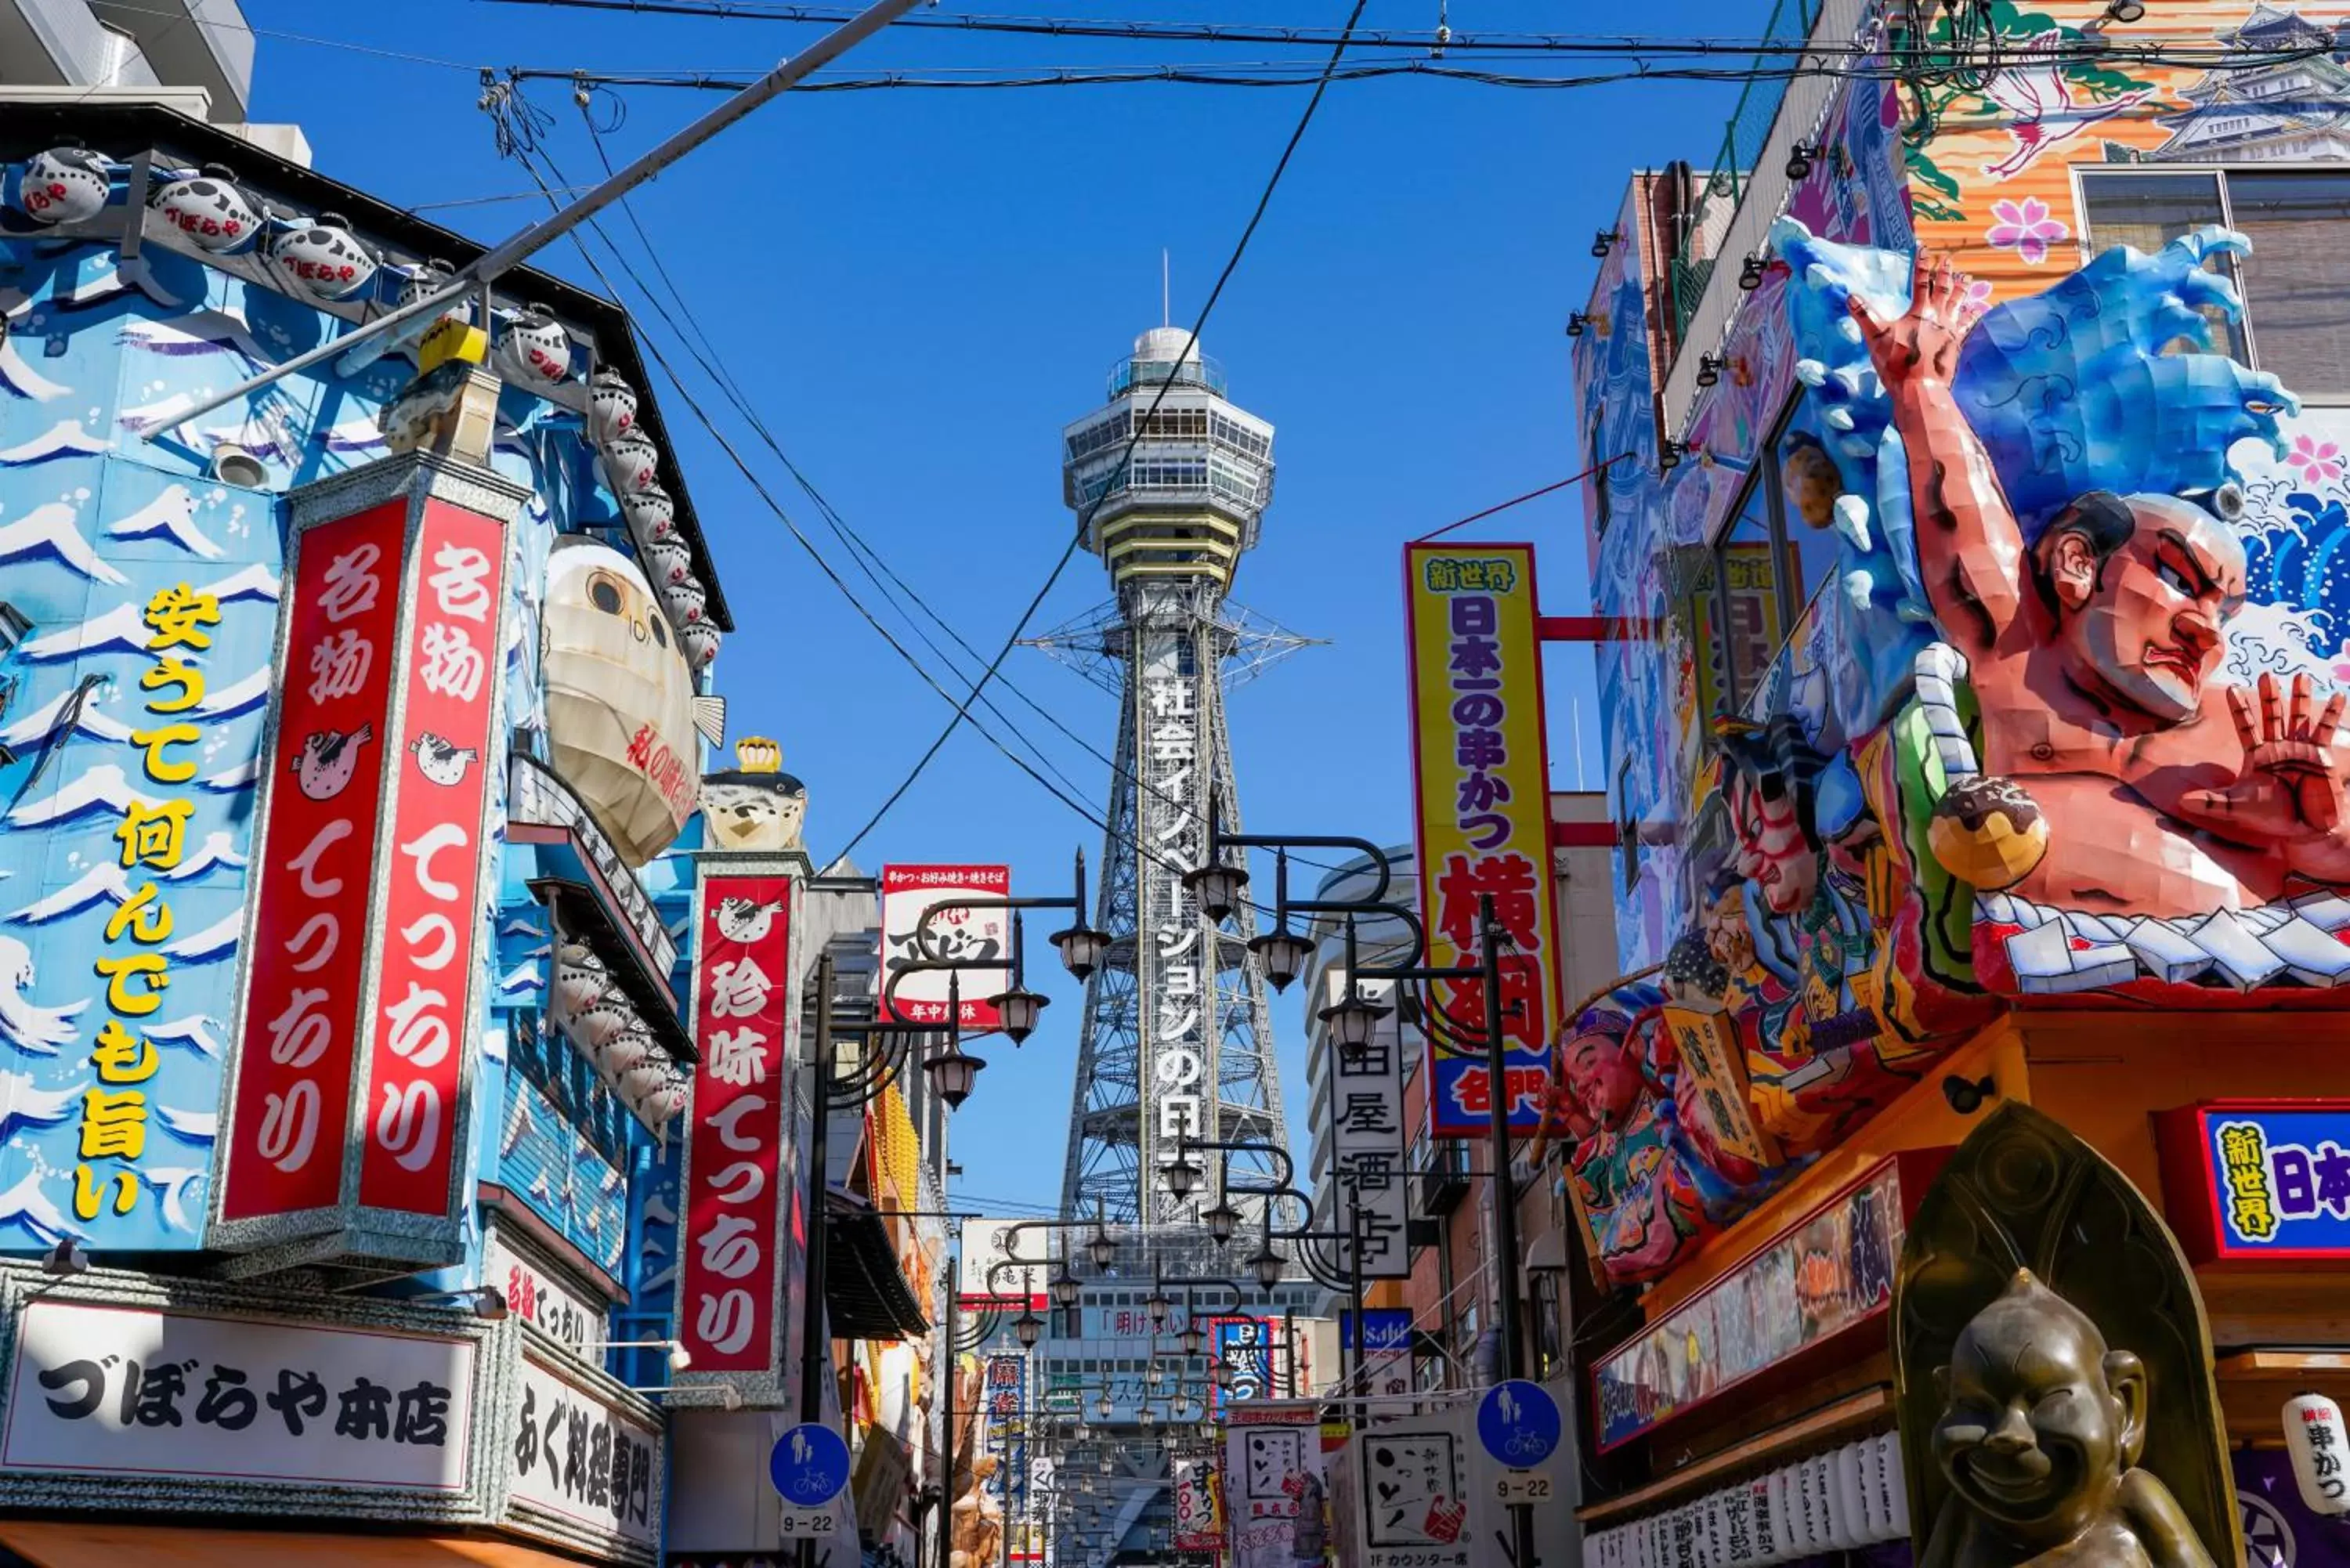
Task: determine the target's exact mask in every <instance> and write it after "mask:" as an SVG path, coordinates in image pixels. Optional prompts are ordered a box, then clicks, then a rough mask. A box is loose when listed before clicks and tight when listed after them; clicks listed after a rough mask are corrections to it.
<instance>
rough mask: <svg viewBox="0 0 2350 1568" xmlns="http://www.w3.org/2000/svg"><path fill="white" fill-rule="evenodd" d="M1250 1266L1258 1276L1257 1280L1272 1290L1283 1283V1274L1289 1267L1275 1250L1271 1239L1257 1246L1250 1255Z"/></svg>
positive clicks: (1250, 1270) (1252, 1271) (1250, 1269)
mask: <svg viewBox="0 0 2350 1568" xmlns="http://www.w3.org/2000/svg"><path fill="white" fill-rule="evenodd" d="M1248 1266H1249V1272H1251V1273H1253V1274H1254V1275H1255V1276H1256V1282H1257V1283H1258V1284H1260V1285H1262V1286H1263V1287H1264V1288H1265V1289H1266V1290H1271V1289H1273V1287H1274V1286H1275V1285H1277V1284H1279V1283H1281V1276H1282V1274H1283V1273H1284V1272H1286V1270H1287V1269H1288V1267H1289V1265H1288V1264H1287V1263H1286V1262H1284V1261H1283V1259H1282V1256H1281V1254H1280V1253H1278V1252H1276V1251H1274V1250H1273V1244H1272V1243H1271V1242H1270V1241H1267V1242H1265V1243H1263V1244H1262V1245H1260V1246H1259V1247H1258V1248H1257V1250H1256V1251H1255V1253H1254V1254H1253V1256H1251V1257H1250V1259H1249V1261H1248Z"/></svg>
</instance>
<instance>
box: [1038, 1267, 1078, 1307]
mask: <svg viewBox="0 0 2350 1568" xmlns="http://www.w3.org/2000/svg"><path fill="white" fill-rule="evenodd" d="M1045 1289H1046V1290H1048V1291H1050V1292H1051V1293H1052V1294H1053V1304H1054V1305H1055V1306H1057V1307H1073V1306H1075V1305H1076V1304H1077V1276H1076V1275H1075V1274H1073V1273H1071V1272H1069V1271H1068V1268H1067V1267H1066V1265H1064V1266H1063V1267H1062V1269H1061V1272H1059V1273H1057V1274H1055V1275H1054V1276H1053V1280H1052V1282H1051V1283H1050V1284H1048V1285H1046V1286H1045Z"/></svg>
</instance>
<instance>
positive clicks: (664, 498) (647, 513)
mask: <svg viewBox="0 0 2350 1568" xmlns="http://www.w3.org/2000/svg"><path fill="white" fill-rule="evenodd" d="M620 510H621V511H622V512H623V513H625V514H627V515H628V519H629V527H630V528H631V529H633V530H634V531H635V533H636V535H637V537H638V538H639V539H641V540H643V541H644V542H645V543H647V544H650V543H652V542H653V541H654V540H656V539H666V538H668V537H669V536H670V535H671V534H674V533H676V532H677V503H676V502H674V501H672V500H671V499H670V493H669V492H668V491H666V490H663V489H662V488H661V487H660V485H658V484H648V485H644V486H642V487H640V488H639V489H637V490H635V491H632V492H630V493H628V494H625V495H623V496H621V497H620Z"/></svg>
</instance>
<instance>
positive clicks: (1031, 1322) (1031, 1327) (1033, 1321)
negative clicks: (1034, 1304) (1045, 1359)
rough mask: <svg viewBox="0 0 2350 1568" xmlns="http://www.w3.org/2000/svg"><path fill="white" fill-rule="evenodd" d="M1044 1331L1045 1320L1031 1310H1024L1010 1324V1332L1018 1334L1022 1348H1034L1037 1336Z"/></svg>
mask: <svg viewBox="0 0 2350 1568" xmlns="http://www.w3.org/2000/svg"><path fill="white" fill-rule="evenodd" d="M1044 1331H1045V1320H1044V1319H1043V1318H1041V1317H1038V1316H1037V1315H1036V1314H1035V1313H1033V1312H1024V1313H1022V1314H1020V1316H1019V1317H1018V1318H1017V1319H1015V1320H1014V1323H1013V1324H1012V1332H1013V1333H1014V1334H1018V1335H1019V1336H1020V1344H1021V1345H1022V1347H1023V1348H1025V1349H1034V1348H1035V1344H1036V1339H1037V1336H1038V1335H1039V1334H1043V1333H1044Z"/></svg>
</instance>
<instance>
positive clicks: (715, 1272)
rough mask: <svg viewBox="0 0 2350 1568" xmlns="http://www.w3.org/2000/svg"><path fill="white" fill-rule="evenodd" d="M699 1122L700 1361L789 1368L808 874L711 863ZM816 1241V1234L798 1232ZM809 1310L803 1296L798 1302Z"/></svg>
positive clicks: (688, 1324) (692, 1349)
mask: <svg viewBox="0 0 2350 1568" xmlns="http://www.w3.org/2000/svg"><path fill="white" fill-rule="evenodd" d="M696 869H697V874H698V877H699V879H700V880H699V886H698V888H697V889H696V893H695V898H694V938H695V940H694V953H693V1039H694V1044H695V1045H696V1047H697V1048H699V1050H700V1051H701V1053H702V1060H701V1061H699V1062H697V1063H696V1064H694V1069H693V1127H692V1129H691V1131H690V1132H689V1133H688V1134H687V1135H686V1162H685V1170H684V1174H683V1177H682V1181H683V1184H684V1203H683V1205H682V1208H683V1210H684V1212H683V1215H682V1218H681V1232H680V1235H679V1239H678V1251H679V1259H678V1272H677V1336H678V1340H679V1342H680V1343H681V1344H682V1345H684V1346H685V1348H686V1350H687V1352H688V1353H689V1354H690V1355H691V1356H692V1358H693V1359H692V1373H691V1375H690V1376H700V1375H702V1374H707V1373H752V1374H765V1375H768V1376H776V1375H779V1374H780V1373H781V1372H782V1370H783V1367H782V1363H781V1361H780V1356H781V1355H782V1354H783V1350H782V1343H781V1340H782V1336H781V1334H780V1333H779V1330H780V1329H781V1328H782V1327H783V1326H784V1320H783V1319H782V1318H780V1317H779V1314H782V1313H783V1312H785V1310H786V1303H785V1295H786V1291H785V1285H784V1275H783V1274H782V1272H781V1269H782V1263H783V1252H784V1251H785V1247H784V1246H782V1245H779V1244H778V1243H779V1242H781V1241H785V1236H784V1231H783V1218H784V1216H785V1213H787V1212H789V1211H790V1204H791V1195H790V1193H789V1192H788V1191H786V1187H787V1184H788V1183H789V1182H790V1181H791V1179H792V1178H791V1172H792V1162H791V1160H789V1159H788V1158H786V1149H785V1143H786V1129H787V1128H788V1127H790V1126H791V1125H792V1123H791V1117H790V1115H789V1112H790V1109H791V1105H792V1060H791V1058H792V1043H793V1040H794V1035H795V1028H796V1025H797V1022H798V1016H799V1009H798V1008H797V1007H796V1006H795V1005H794V999H793V983H792V965H793V954H792V896H793V888H794V880H793V878H792V877H790V876H788V875H786V874H785V872H783V871H782V870H775V871H755V870H751V869H747V868H746V869H743V870H741V871H736V870H733V869H731V868H729V869H726V870H721V869H719V868H717V867H715V866H714V865H712V863H711V862H709V861H706V860H705V861H702V862H700V863H698V865H697V867H696ZM791 1240H792V1241H793V1242H794V1244H796V1245H802V1246H804V1245H805V1244H806V1239H805V1237H800V1238H793V1239H791ZM790 1310H792V1311H796V1308H791V1309H790Z"/></svg>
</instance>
